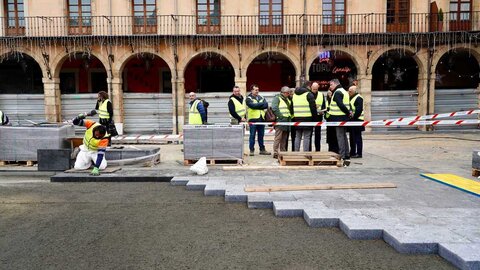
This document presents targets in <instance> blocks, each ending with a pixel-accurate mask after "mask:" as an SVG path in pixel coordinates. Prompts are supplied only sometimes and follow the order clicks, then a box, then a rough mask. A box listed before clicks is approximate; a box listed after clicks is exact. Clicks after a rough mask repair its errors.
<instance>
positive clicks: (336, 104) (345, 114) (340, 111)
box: [328, 79, 353, 166]
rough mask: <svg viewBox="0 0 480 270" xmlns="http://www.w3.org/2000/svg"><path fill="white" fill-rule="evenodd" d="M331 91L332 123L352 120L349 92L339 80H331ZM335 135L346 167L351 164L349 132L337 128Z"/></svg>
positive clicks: (340, 127)
mask: <svg viewBox="0 0 480 270" xmlns="http://www.w3.org/2000/svg"><path fill="white" fill-rule="evenodd" d="M330 89H331V90H332V92H333V94H332V100H331V102H330V106H329V111H328V113H329V114H330V117H329V120H331V121H332V122H343V121H348V120H350V119H351V118H352V116H353V113H352V111H351V110H350V96H349V95H348V92H347V91H345V89H343V87H342V85H340V82H339V81H338V79H332V80H330ZM335 133H336V135H337V141H338V149H339V154H340V155H341V156H342V159H343V160H347V161H348V162H345V165H347V166H348V165H349V164H350V161H349V160H350V151H349V149H348V148H349V147H348V139H347V130H346V127H343V126H337V127H335Z"/></svg>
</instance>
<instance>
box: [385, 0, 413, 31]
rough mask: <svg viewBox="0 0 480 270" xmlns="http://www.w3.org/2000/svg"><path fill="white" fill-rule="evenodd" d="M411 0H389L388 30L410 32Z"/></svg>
mask: <svg viewBox="0 0 480 270" xmlns="http://www.w3.org/2000/svg"><path fill="white" fill-rule="evenodd" d="M409 20H410V0H387V32H408V31H409Z"/></svg>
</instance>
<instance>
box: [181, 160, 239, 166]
mask: <svg viewBox="0 0 480 270" xmlns="http://www.w3.org/2000/svg"><path fill="white" fill-rule="evenodd" d="M197 161H198V159H184V160H183V165H185V166H188V165H193V164H195V163H196V162H197ZM242 163H243V161H242V160H241V159H207V165H238V164H242Z"/></svg>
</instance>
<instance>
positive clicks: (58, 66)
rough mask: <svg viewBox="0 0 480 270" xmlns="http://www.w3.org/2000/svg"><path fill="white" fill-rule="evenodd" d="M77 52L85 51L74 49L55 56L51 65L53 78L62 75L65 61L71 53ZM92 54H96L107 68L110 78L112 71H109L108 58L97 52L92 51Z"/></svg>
mask: <svg viewBox="0 0 480 270" xmlns="http://www.w3.org/2000/svg"><path fill="white" fill-rule="evenodd" d="M77 53H84V52H83V51H73V52H70V53H67V54H58V55H57V57H55V58H54V60H53V61H52V64H51V67H53V72H52V77H53V78H58V77H59V76H60V71H61V70H62V65H63V63H64V62H65V60H67V59H68V57H69V56H70V55H75V54H77ZM90 54H91V55H92V56H95V57H96V58H97V59H98V60H99V61H100V62H101V63H102V65H103V67H104V68H105V70H106V71H107V78H110V72H109V65H108V59H107V58H105V57H104V55H103V54H97V53H94V52H92V53H90Z"/></svg>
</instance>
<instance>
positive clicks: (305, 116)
mask: <svg viewBox="0 0 480 270" xmlns="http://www.w3.org/2000/svg"><path fill="white" fill-rule="evenodd" d="M292 102H293V115H294V118H293V120H294V121H295V122H312V121H313V117H314V116H315V115H316V113H317V106H316V105H315V98H314V97H313V94H312V92H310V91H309V90H308V88H306V87H298V88H297V89H295V93H294V95H293V98H292ZM312 132H313V127H300V126H297V127H295V147H294V151H300V143H301V141H302V138H303V151H305V152H308V151H311V149H310V147H311V146H312Z"/></svg>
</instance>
